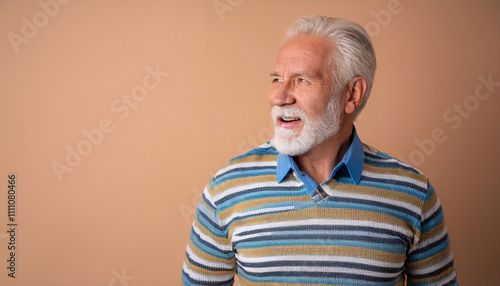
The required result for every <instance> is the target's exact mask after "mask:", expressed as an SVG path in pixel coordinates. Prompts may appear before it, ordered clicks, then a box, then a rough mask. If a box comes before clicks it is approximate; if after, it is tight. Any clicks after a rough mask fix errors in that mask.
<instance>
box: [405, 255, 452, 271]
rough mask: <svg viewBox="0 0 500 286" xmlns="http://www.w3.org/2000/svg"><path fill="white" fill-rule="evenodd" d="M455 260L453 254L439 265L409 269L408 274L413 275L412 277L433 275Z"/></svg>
mask: <svg viewBox="0 0 500 286" xmlns="http://www.w3.org/2000/svg"><path fill="white" fill-rule="evenodd" d="M452 260H453V254H451V252H450V254H449V255H448V257H446V259H445V260H441V261H439V263H436V264H433V265H431V266H429V267H426V268H422V269H408V272H409V273H411V274H412V275H422V274H427V273H431V272H433V271H436V270H438V269H440V268H441V267H443V266H445V265H446V264H448V263H450V262H451V261H452Z"/></svg>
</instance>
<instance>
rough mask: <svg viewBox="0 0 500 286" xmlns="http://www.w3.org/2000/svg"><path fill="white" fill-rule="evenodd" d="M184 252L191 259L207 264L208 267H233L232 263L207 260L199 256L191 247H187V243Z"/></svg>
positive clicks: (227, 268)
mask: <svg viewBox="0 0 500 286" xmlns="http://www.w3.org/2000/svg"><path fill="white" fill-rule="evenodd" d="M186 252H187V254H188V257H189V258H191V260H193V261H195V262H197V263H199V264H201V265H205V266H209V267H214V268H223V269H226V270H231V269H233V268H234V265H233V264H230V263H224V262H213V261H208V260H206V259H203V258H201V257H199V256H198V255H196V253H194V252H193V250H191V247H189V244H188V246H187V247H186Z"/></svg>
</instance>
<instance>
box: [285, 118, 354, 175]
mask: <svg viewBox="0 0 500 286" xmlns="http://www.w3.org/2000/svg"><path fill="white" fill-rule="evenodd" d="M352 127H353V124H352V123H348V124H344V126H342V128H341V129H340V130H339V132H338V133H336V134H334V135H333V136H332V137H330V138H327V139H326V140H325V141H323V142H322V143H320V144H318V145H316V146H314V147H313V148H311V150H309V151H308V152H307V153H305V154H303V155H298V156H295V157H293V159H294V160H295V162H296V163H297V165H298V167H299V169H300V170H301V171H302V172H305V173H306V174H307V175H309V177H311V178H312V179H313V180H314V181H315V182H316V183H318V184H321V183H322V182H325V181H327V180H328V179H330V175H331V173H332V171H333V168H335V166H337V165H338V164H339V163H340V162H341V161H342V158H343V157H344V154H345V153H346V152H347V149H349V146H350V145H351V141H352V130H353V128H352Z"/></svg>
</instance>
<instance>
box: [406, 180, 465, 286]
mask: <svg viewBox="0 0 500 286" xmlns="http://www.w3.org/2000/svg"><path fill="white" fill-rule="evenodd" d="M405 268H406V275H407V285H408V286H411V285H458V282H457V275H456V271H455V267H454V264H453V254H452V252H451V247H450V239H449V237H448V231H447V229H446V225H445V222H444V215H443V210H442V208H441V203H440V201H439V198H438V197H437V195H436V192H435V191H434V188H433V187H432V186H431V184H430V183H429V182H427V194H426V196H425V199H424V203H423V207H422V215H421V220H420V234H419V235H418V240H417V241H416V242H415V243H414V244H413V245H412V246H411V249H410V251H409V253H408V257H407V260H406V265H405Z"/></svg>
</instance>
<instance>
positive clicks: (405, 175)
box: [362, 143, 428, 189]
mask: <svg viewBox="0 0 500 286" xmlns="http://www.w3.org/2000/svg"><path fill="white" fill-rule="evenodd" d="M363 147H364V165H363V173H362V176H363V177H364V178H367V179H371V180H379V181H381V182H383V181H405V182H411V183H413V184H416V185H418V186H420V187H421V188H423V189H426V188H427V184H428V179H427V177H426V176H424V174H423V173H422V172H421V171H420V170H418V169H417V168H415V167H413V166H412V165H410V164H407V163H405V162H403V161H401V160H399V159H397V158H395V157H393V156H390V155H388V154H387V153H384V152H381V151H379V150H378V149H376V148H374V147H372V146H370V145H367V144H364V143H363Z"/></svg>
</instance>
